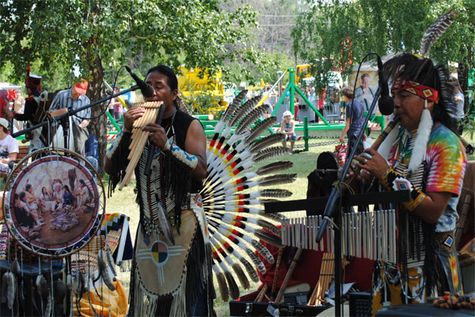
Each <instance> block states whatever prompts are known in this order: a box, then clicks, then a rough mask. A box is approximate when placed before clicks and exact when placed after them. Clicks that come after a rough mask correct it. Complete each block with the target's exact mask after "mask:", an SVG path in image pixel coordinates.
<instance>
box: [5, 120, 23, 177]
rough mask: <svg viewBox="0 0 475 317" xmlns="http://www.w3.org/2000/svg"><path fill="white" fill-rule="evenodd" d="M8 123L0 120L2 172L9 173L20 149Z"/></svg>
mask: <svg viewBox="0 0 475 317" xmlns="http://www.w3.org/2000/svg"><path fill="white" fill-rule="evenodd" d="M8 125H9V124H8V121H7V119H5V118H0V172H4V173H9V172H10V170H11V168H10V166H9V163H10V162H13V161H15V160H16V158H17V155H18V152H19V148H18V142H17V140H15V139H14V138H13V137H12V136H11V135H10V134H9V132H8Z"/></svg>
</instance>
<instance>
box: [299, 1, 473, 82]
mask: <svg viewBox="0 0 475 317" xmlns="http://www.w3.org/2000/svg"><path fill="white" fill-rule="evenodd" d="M307 3H308V4H309V10H308V11H306V12H304V13H302V14H300V16H299V17H298V22H297V25H299V28H294V30H293V32H292V34H293V38H294V43H293V45H294V50H295V52H296V54H297V55H298V56H299V57H301V58H302V59H304V60H307V61H310V62H311V63H312V64H313V65H314V67H315V69H316V71H317V72H318V73H319V74H320V75H321V76H322V77H325V75H326V74H327V72H328V71H329V70H332V69H333V70H334V69H337V70H340V71H343V72H348V71H350V70H351V69H352V66H353V64H355V63H358V62H359V61H360V60H361V59H362V58H363V56H364V55H366V53H368V52H376V53H378V54H379V55H385V54H390V53H397V52H402V51H405V52H417V51H418V49H419V46H420V41H421V39H422V35H423V33H424V32H425V30H426V29H427V27H428V26H429V25H431V24H432V23H433V22H434V21H435V20H436V19H437V18H438V17H439V16H440V15H442V14H443V13H445V12H447V11H448V10H456V11H457V12H459V15H458V17H457V19H456V21H455V23H454V25H453V26H452V27H450V28H449V30H448V31H447V32H446V34H444V35H443V36H442V38H441V39H439V40H438V41H437V42H436V44H435V45H434V46H433V48H432V50H431V54H430V56H431V57H432V58H434V59H436V60H437V61H438V62H440V63H447V62H448V61H454V62H461V63H462V64H466V65H469V66H471V67H473V65H474V60H473V53H474V52H473V51H474V43H475V33H474V32H473V29H474V27H475V2H474V1H472V0H441V1H437V0H421V1H408V0H378V1H374V0H356V1H342V0H337V1H323V0H317V1H315V0H308V1H307ZM345 39H346V41H345ZM323 83H324V82H323Z"/></svg>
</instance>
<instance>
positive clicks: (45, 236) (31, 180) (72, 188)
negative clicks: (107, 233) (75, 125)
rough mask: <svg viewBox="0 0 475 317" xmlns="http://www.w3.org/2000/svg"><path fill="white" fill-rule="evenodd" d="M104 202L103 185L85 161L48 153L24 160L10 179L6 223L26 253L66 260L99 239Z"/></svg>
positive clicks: (5, 200) (62, 153) (60, 152)
mask: <svg viewBox="0 0 475 317" xmlns="http://www.w3.org/2000/svg"><path fill="white" fill-rule="evenodd" d="M30 159H31V163H29V162H30ZM104 201H105V197H104V190H103V186H102V182H101V180H100V178H99V177H98V176H97V173H96V172H95V170H94V168H93V167H92V166H91V165H90V164H89V163H88V162H87V160H86V159H84V158H83V157H82V156H80V155H77V154H76V153H73V152H70V151H68V150H51V149H44V150H40V151H36V152H34V153H33V154H31V155H29V156H27V157H25V158H24V159H23V160H22V161H21V162H20V163H19V164H18V166H17V167H16V168H15V169H14V171H13V172H12V175H11V176H10V177H9V179H8V180H7V184H6V188H5V194H4V196H3V204H4V212H5V223H6V224H7V226H8V229H9V231H10V233H11V234H12V236H13V237H14V238H15V239H16V240H17V241H18V242H19V243H20V244H21V245H22V246H23V247H25V248H26V249H28V250H30V251H32V252H33V253H36V254H39V255H44V256H49V257H62V256H66V255H68V254H71V253H73V252H75V251H77V250H79V249H80V248H82V247H83V246H85V245H86V244H87V243H88V242H89V240H90V239H91V238H92V237H93V236H94V235H95V234H96V232H97V230H98V228H99V226H100V224H101V221H102V216H103V214H104V204H103V202H104Z"/></svg>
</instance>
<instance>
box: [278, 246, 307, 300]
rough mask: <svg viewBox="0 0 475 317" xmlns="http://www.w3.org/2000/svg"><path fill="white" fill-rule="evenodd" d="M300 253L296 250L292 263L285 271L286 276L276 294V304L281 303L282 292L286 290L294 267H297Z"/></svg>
mask: <svg viewBox="0 0 475 317" xmlns="http://www.w3.org/2000/svg"><path fill="white" fill-rule="evenodd" d="M302 251H303V250H302V249H297V252H296V253H295V255H294V258H293V259H292V263H291V264H290V266H289V269H288V270H287V274H285V277H284V280H283V281H282V285H281V286H280V289H279V293H277V297H276V298H275V302H276V303H280V302H281V301H282V299H283V297H284V291H285V289H286V288H287V284H289V280H290V278H291V277H292V274H293V273H294V270H295V267H296V266H297V261H298V260H299V258H300V255H301V254H302Z"/></svg>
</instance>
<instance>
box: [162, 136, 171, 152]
mask: <svg viewBox="0 0 475 317" xmlns="http://www.w3.org/2000/svg"><path fill="white" fill-rule="evenodd" d="M172 145H173V137H171V138H169V139H168V140H167V142H165V145H164V146H163V149H164V150H165V151H170V149H171V148H172Z"/></svg>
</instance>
